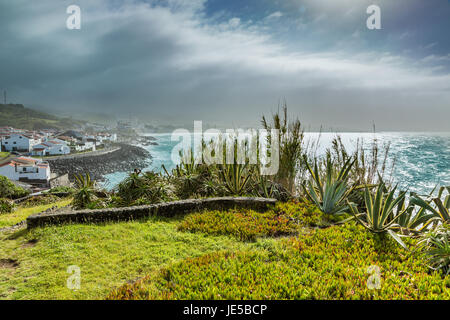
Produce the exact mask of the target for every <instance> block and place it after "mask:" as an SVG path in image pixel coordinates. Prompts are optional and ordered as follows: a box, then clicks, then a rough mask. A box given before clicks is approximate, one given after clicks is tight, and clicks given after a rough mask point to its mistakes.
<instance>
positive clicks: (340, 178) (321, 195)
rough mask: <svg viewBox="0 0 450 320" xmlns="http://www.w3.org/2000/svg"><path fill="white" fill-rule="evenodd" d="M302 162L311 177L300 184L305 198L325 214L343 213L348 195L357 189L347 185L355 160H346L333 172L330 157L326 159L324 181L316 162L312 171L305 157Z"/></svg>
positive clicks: (346, 206)
mask: <svg viewBox="0 0 450 320" xmlns="http://www.w3.org/2000/svg"><path fill="white" fill-rule="evenodd" d="M304 162H305V163H306V166H307V168H308V171H309V173H310V176H311V178H310V179H309V180H308V181H306V182H304V183H303V184H302V187H303V191H304V193H305V195H306V197H307V198H308V199H309V200H310V201H312V202H314V204H316V205H317V207H318V208H319V209H320V210H321V211H322V212H323V213H325V214H341V213H344V212H345V211H346V210H347V209H348V205H347V203H346V199H347V197H348V195H349V194H350V193H351V192H352V191H353V190H355V189H356V188H358V187H357V186H352V187H350V186H349V183H348V174H349V172H350V169H351V168H352V166H353V164H354V163H355V160H352V159H351V158H350V159H348V160H347V161H346V162H345V163H344V165H343V166H342V168H341V169H340V170H339V171H338V172H335V169H334V166H333V164H332V162H331V159H330V157H327V162H326V176H325V179H322V178H321V176H320V173H319V168H318V165H317V160H316V161H315V163H314V169H312V168H311V166H310V165H309V163H308V159H307V157H306V156H305V157H304Z"/></svg>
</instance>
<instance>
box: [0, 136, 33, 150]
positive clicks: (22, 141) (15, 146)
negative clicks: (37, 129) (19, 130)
mask: <svg viewBox="0 0 450 320" xmlns="http://www.w3.org/2000/svg"><path fill="white" fill-rule="evenodd" d="M38 143H40V141H38V140H34V139H29V138H27V137H25V136H22V135H18V134H13V135H11V136H10V137H9V138H7V139H3V140H2V146H3V149H4V150H6V151H28V152H29V151H31V148H32V147H33V146H34V145H36V144H38Z"/></svg>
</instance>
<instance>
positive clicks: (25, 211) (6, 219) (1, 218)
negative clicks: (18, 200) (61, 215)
mask: <svg viewBox="0 0 450 320" xmlns="http://www.w3.org/2000/svg"><path fill="white" fill-rule="evenodd" d="M71 201H72V200H71V199H63V200H60V201H57V202H54V203H50V204H45V205H38V206H33V207H29V208H26V207H19V208H18V209H17V210H16V211H14V212H13V213H6V214H0V228H4V227H11V226H13V225H15V224H17V223H19V222H21V221H23V220H25V219H26V218H27V217H28V216H30V215H32V214H36V213H40V212H42V211H45V210H47V209H49V208H52V207H55V206H56V207H58V208H60V207H65V206H67V205H69V204H70V202H71Z"/></svg>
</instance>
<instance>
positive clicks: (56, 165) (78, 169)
mask: <svg viewBox="0 0 450 320" xmlns="http://www.w3.org/2000/svg"><path fill="white" fill-rule="evenodd" d="M119 146H120V149H118V150H116V151H114V152H110V153H108V154H103V155H92V156H89V155H85V156H83V157H79V158H68V159H55V160H48V163H49V164H50V168H51V170H52V172H56V173H58V174H65V173H69V178H70V180H73V178H74V176H75V175H77V174H86V173H89V174H90V176H91V178H92V179H94V180H98V181H101V180H103V176H104V175H105V174H109V173H114V172H120V171H129V172H132V171H133V170H134V169H143V168H145V167H147V166H148V165H149V164H150V162H151V155H150V153H149V152H148V151H147V150H145V149H143V148H140V147H137V146H132V145H128V144H120V145H119Z"/></svg>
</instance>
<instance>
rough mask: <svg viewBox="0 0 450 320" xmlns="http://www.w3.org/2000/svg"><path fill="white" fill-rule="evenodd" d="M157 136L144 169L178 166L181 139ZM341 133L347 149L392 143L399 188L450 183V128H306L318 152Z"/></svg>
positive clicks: (110, 180)
mask: <svg viewBox="0 0 450 320" xmlns="http://www.w3.org/2000/svg"><path fill="white" fill-rule="evenodd" d="M145 136H152V137H154V138H156V141H155V142H156V143H157V144H158V145H150V146H142V145H139V146H140V147H142V148H144V149H146V150H148V151H149V152H150V155H151V157H152V159H151V164H150V165H149V166H148V167H146V168H144V169H143V171H150V170H152V171H155V172H161V171H162V166H163V165H164V166H165V167H166V169H167V170H171V169H172V168H174V167H175V166H176V164H174V163H173V162H172V160H171V154H172V149H173V148H174V147H175V146H176V145H177V144H178V143H179V141H178V140H177V141H172V140H171V136H172V133H146V134H145ZM336 136H340V137H341V140H342V142H343V144H344V146H345V147H346V149H347V150H348V151H349V152H351V151H352V150H354V147H355V145H356V142H357V141H358V139H359V140H360V141H361V142H362V143H363V146H364V149H365V150H367V151H369V150H370V147H371V145H372V141H373V139H374V138H375V139H376V140H377V141H378V144H379V146H381V147H382V146H383V145H385V144H388V143H390V152H389V154H390V157H389V161H388V166H387V167H388V169H387V170H388V176H389V175H390V174H389V170H390V169H389V168H390V167H391V166H392V161H394V160H395V168H394V171H393V172H392V180H393V182H394V183H395V184H398V186H399V189H402V190H409V191H414V192H418V193H421V194H428V193H430V192H431V191H432V189H433V188H434V187H436V186H447V185H450V132H376V133H374V132H305V141H306V143H308V142H317V141H318V147H317V155H319V156H320V155H323V154H324V153H325V150H326V149H327V148H329V147H330V145H331V141H332V140H333V138H335V137H336ZM128 174H129V172H115V173H111V174H107V175H105V176H104V179H105V180H104V181H103V182H102V183H101V185H102V186H103V187H104V188H106V189H108V190H112V189H113V188H114V187H115V186H117V184H118V183H120V182H121V181H122V180H123V179H125V178H126V177H127V175H128Z"/></svg>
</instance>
